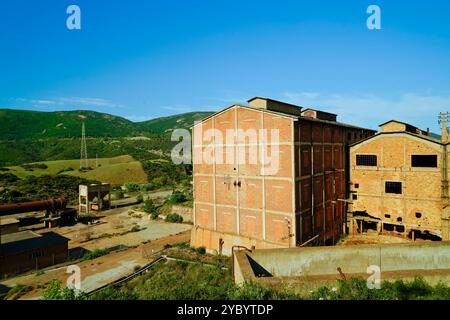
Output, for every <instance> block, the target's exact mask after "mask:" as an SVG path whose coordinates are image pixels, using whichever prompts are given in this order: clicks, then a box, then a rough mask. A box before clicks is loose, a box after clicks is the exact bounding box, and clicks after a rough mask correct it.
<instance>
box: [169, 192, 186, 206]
mask: <svg viewBox="0 0 450 320" xmlns="http://www.w3.org/2000/svg"><path fill="white" fill-rule="evenodd" d="M184 201H186V196H185V195H184V194H183V193H181V192H174V193H173V194H172V195H171V196H170V197H169V199H168V200H167V203H169V204H175V203H180V202H184Z"/></svg>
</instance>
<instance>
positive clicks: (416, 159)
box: [411, 154, 438, 168]
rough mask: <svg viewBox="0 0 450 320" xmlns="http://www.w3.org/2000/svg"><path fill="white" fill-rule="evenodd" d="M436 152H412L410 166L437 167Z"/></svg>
mask: <svg viewBox="0 0 450 320" xmlns="http://www.w3.org/2000/svg"><path fill="white" fill-rule="evenodd" d="M437 157H438V156H437V155H436V154H412V155H411V167H412V168H437V164H438V159H437Z"/></svg>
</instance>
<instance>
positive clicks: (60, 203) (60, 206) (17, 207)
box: [0, 198, 67, 216]
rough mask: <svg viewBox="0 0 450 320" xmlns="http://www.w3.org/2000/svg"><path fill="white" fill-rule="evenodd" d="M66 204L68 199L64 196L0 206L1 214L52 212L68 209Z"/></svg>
mask: <svg viewBox="0 0 450 320" xmlns="http://www.w3.org/2000/svg"><path fill="white" fill-rule="evenodd" d="M66 205H67V200H66V199H64V198H57V199H47V200H40V201H31V202H22V203H14V204H5V205H1V206H0V216H5V215H9V214H16V213H27V212H33V211H49V212H51V213H56V212H58V211H61V210H64V209H66Z"/></svg>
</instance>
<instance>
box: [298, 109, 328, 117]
mask: <svg viewBox="0 0 450 320" xmlns="http://www.w3.org/2000/svg"><path fill="white" fill-rule="evenodd" d="M309 110H311V111H316V112H322V113H326V114H331V115H333V116H337V114H336V113H332V112H328V111H322V110H318V109H313V108H306V109H303V110H302V112H305V111H309Z"/></svg>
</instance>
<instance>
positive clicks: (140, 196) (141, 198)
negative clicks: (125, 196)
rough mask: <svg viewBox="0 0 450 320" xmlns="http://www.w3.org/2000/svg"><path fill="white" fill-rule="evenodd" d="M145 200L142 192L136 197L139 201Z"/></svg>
mask: <svg viewBox="0 0 450 320" xmlns="http://www.w3.org/2000/svg"><path fill="white" fill-rule="evenodd" d="M143 201H144V196H143V195H142V194H138V195H137V197H136V202H137V203H142V202H143Z"/></svg>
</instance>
